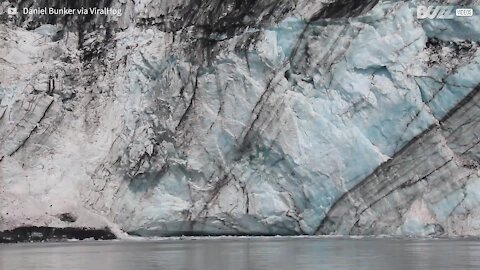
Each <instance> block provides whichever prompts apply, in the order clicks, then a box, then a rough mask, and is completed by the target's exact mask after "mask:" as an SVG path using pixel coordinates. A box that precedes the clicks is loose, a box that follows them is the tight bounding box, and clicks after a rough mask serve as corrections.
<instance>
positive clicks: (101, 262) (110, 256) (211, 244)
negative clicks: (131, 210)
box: [0, 238, 480, 270]
mask: <svg viewBox="0 0 480 270" xmlns="http://www.w3.org/2000/svg"><path fill="white" fill-rule="evenodd" d="M477 268H480V242H478V241H474V240H446V239H444V240H412V239H407V240H404V239H351V238H350V239H332V238H226V239H221V238H212V239H210V238H199V239H184V240H180V239H175V240H161V241H152V240H151V241H106V242H95V241H91V242H88V241H87V242H66V243H35V244H14V245H0V269H2V270H27V269H28V270H32V269H41V270H57V269H58V270H64V269H69V270H71V269H79V270H80V269H81V270H83V269H88V270H90V269H102V270H109V269H115V270H158V269H166V270H175V269H185V270H190V269H199V270H229V269H240V270H264V269H275V270H281V269H285V270H306V269H308V270H310V269H329V270H331V269H349V270H350V269H355V270H361V269H365V270H376V269H398V270H405V269H420V270H421V269H477Z"/></svg>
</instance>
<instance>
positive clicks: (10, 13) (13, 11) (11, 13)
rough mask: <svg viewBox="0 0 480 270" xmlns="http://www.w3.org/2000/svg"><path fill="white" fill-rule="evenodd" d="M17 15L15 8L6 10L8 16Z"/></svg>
mask: <svg viewBox="0 0 480 270" xmlns="http://www.w3.org/2000/svg"><path fill="white" fill-rule="evenodd" d="M17 13H18V10H17V8H16V7H9V8H8V9H7V14H8V15H16V14H17Z"/></svg>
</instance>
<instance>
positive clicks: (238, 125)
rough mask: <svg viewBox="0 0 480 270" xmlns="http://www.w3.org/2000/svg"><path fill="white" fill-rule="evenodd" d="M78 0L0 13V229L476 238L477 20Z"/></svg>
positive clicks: (340, 5) (363, 10) (407, 12)
mask: <svg viewBox="0 0 480 270" xmlns="http://www.w3.org/2000/svg"><path fill="white" fill-rule="evenodd" d="M6 2H8V1H3V2H2V4H1V5H0V11H2V9H5V8H6V7H7V6H8V4H6ZM30 2H31V5H32V6H42V5H45V2H46V1H42V0H34V1H30ZM87 2H88V4H89V5H94V6H98V7H104V6H111V7H116V8H122V10H123V15H122V16H121V17H117V16H115V17H96V16H93V17H88V18H85V17H81V16H76V17H75V16H73V17H53V18H52V17H42V16H33V17H29V16H21V17H17V18H11V17H7V16H6V15H1V16H0V22H1V24H0V36H2V39H0V100H1V102H0V196H1V197H2V199H1V200H0V231H3V230H11V229H14V228H19V227H29V226H33V227H68V228H71V227H77V228H83V227H90V228H104V227H105V226H107V227H110V228H112V231H114V232H115V233H116V234H117V235H119V236H121V233H122V232H130V233H132V234H136V235H141V236H151V235H182V234H185V235H186V234H191V235H197V234H206V235H215V234H232V235H245V234H256V235H274V234H282V235H295V234H315V233H325V234H394V235H419V236H422V235H448V236H455V235H480V233H479V231H478V226H477V225H476V223H478V222H479V221H480V219H479V218H478V215H479V214H478V210H476V209H477V208H478V207H477V206H478V205H479V204H480V201H478V200H477V199H476V198H477V196H476V195H475V194H476V192H477V190H478V188H477V187H476V184H475V183H476V181H477V180H478V177H479V167H478V162H479V152H478V151H479V149H478V136H480V135H479V131H478V126H479V125H478V121H477V120H478V119H479V118H478V117H476V118H475V116H478V113H479V111H478V110H479V107H478V96H479V94H478V86H479V85H480V63H479V60H480V50H479V46H480V44H479V41H480V16H474V17H470V18H455V19H453V20H419V19H417V18H416V7H417V6H418V5H421V4H424V3H425V2H422V1H387V0H384V1H362V4H359V3H360V2H358V3H357V2H353V1H343V0H336V1H309V0H304V1H300V0H298V1H217V0H211V1H196V0H182V1H163V0H154V1H87ZM450 2H452V3H454V2H455V1H450ZM457 2H458V1H457ZM55 3H57V4H58V6H62V5H70V4H65V3H64V2H62V1H55ZM22 5H24V2H23V1H17V6H18V7H22ZM72 5H76V4H72ZM472 5H473V4H472ZM475 12H477V14H480V13H479V12H480V10H478V8H477V9H476V10H475ZM0 13H1V12H0ZM465 33H468V34H465ZM65 215H67V216H70V217H75V218H73V219H71V218H65Z"/></svg>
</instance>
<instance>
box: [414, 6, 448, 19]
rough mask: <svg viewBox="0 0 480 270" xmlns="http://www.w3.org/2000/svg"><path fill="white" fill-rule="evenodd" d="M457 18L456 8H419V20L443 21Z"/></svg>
mask: <svg viewBox="0 0 480 270" xmlns="http://www.w3.org/2000/svg"><path fill="white" fill-rule="evenodd" d="M453 18H455V7H454V6H428V7H427V6H418V7H417V19H420V20H422V19H443V20H447V19H448V20H449V19H453Z"/></svg>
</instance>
